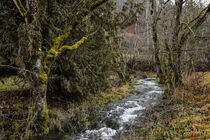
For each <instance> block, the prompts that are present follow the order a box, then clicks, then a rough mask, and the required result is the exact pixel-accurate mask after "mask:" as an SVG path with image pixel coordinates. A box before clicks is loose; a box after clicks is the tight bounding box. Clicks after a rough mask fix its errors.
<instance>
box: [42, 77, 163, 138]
mask: <svg viewBox="0 0 210 140" xmlns="http://www.w3.org/2000/svg"><path fill="white" fill-rule="evenodd" d="M163 90H164V87H163V86H162V85H160V84H159V83H157V82H156V81H155V79H153V78H146V79H140V80H137V83H135V84H134V85H133V93H135V94H128V97H126V98H124V99H122V100H117V101H115V102H113V103H108V104H104V106H100V107H99V108H97V110H92V112H88V113H89V115H90V116H91V117H90V118H89V119H88V120H89V121H88V122H89V126H88V127H86V128H85V129H83V130H82V129H81V131H77V132H76V131H75V132H73V133H72V132H68V133H66V134H65V135H59V134H58V133H55V131H54V133H51V134H50V135H48V136H46V137H42V139H60V140H64V139H65V140H72V139H75V140H77V139H80V140H85V139H95V140H111V139H119V138H120V137H122V136H123V135H128V134H132V133H133V131H136V130H137V128H138V127H137V126H136V124H137V123H139V122H142V121H143V118H144V117H145V112H146V110H147V109H148V108H150V107H154V106H155V105H157V104H159V103H160V102H161V100H162V93H163ZM89 111H90V110H89ZM90 120H91V121H90ZM86 123H87V122H86ZM93 124H94V125H93ZM71 125H72V123H71ZM77 125H78V124H77ZM39 138H40V137H39ZM39 138H38V139H39Z"/></svg>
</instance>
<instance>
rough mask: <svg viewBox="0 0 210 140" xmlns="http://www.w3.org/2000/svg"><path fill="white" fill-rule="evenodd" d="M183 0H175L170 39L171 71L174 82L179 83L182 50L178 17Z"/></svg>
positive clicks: (180, 80) (180, 81)
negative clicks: (171, 52)
mask: <svg viewBox="0 0 210 140" xmlns="http://www.w3.org/2000/svg"><path fill="white" fill-rule="evenodd" d="M183 2H184V0H177V1H176V2H175V5H176V15H175V17H176V18H175V25H174V33H173V40H172V43H173V44H172V48H173V52H174V53H173V58H174V59H173V60H174V62H173V71H174V82H175V83H174V84H175V85H180V84H182V83H183V80H182V71H181V56H182V51H181V47H182V46H180V44H179V33H180V29H181V25H180V19H181V14H182V6H183Z"/></svg>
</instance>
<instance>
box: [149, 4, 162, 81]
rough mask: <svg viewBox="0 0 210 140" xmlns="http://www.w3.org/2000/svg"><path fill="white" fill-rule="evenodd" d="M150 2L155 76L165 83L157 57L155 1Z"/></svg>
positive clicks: (158, 48) (158, 49) (158, 50)
mask: <svg viewBox="0 0 210 140" xmlns="http://www.w3.org/2000/svg"><path fill="white" fill-rule="evenodd" d="M150 2H151V13H152V21H153V22H152V39H153V45H154V49H155V51H154V55H155V65H156V71H157V77H158V78H159V82H160V83H165V75H164V71H163V66H162V64H161V60H160V57H159V52H160V47H159V40H158V34H157V21H158V19H157V3H156V1H155V0H150Z"/></svg>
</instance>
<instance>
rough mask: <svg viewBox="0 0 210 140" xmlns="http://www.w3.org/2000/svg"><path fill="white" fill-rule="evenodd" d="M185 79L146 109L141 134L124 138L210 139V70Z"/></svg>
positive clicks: (128, 139)
mask: <svg viewBox="0 0 210 140" xmlns="http://www.w3.org/2000/svg"><path fill="white" fill-rule="evenodd" d="M184 82H185V85H184V87H182V88H176V89H175V90H174V91H173V94H172V95H169V96H168V97H167V98H166V99H164V100H163V102H162V104H160V105H158V106H156V107H154V108H151V109H149V110H148V111H147V113H146V116H147V117H146V118H145V120H144V125H143V126H142V127H140V129H139V132H138V133H135V134H132V135H131V136H126V137H124V138H123V139H124V140H141V139H166V140H174V139H177V140H179V139H199V140H200V139H202V140H207V139H210V121H209V119H210V115H209V113H210V112H209V109H210V72H205V73H201V72H200V73H196V74H193V75H191V76H190V77H188V78H187V79H186V80H185V81H184ZM137 125H138V124H137Z"/></svg>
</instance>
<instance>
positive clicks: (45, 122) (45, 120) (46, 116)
mask: <svg viewBox="0 0 210 140" xmlns="http://www.w3.org/2000/svg"><path fill="white" fill-rule="evenodd" d="M48 111H49V110H48V107H47V100H45V117H44V121H43V127H44V131H45V132H46V133H48V132H49V127H48V122H49V120H50V117H49V114H48Z"/></svg>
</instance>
